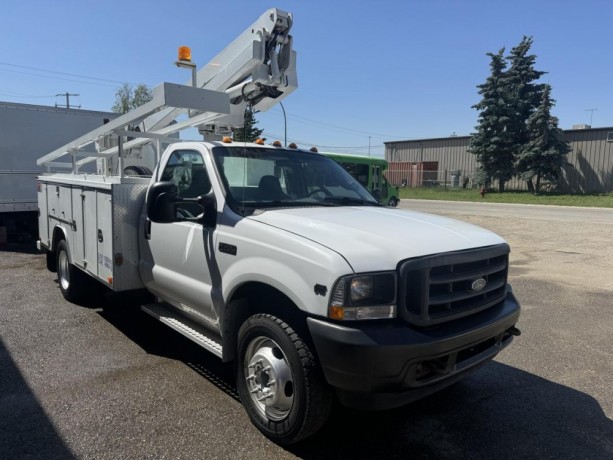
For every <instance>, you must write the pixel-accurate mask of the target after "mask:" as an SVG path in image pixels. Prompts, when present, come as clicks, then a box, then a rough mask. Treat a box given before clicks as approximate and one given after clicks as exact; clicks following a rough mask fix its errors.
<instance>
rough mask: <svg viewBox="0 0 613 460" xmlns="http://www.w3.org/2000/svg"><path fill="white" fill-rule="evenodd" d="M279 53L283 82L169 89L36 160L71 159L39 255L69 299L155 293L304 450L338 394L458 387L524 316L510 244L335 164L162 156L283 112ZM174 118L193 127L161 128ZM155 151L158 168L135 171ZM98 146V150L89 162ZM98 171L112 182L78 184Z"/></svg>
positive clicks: (239, 148)
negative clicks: (98, 288)
mask: <svg viewBox="0 0 613 460" xmlns="http://www.w3.org/2000/svg"><path fill="white" fill-rule="evenodd" d="M261 21H270V24H269V26H267V27H268V28H267V27H263V28H260V29H258V27H252V28H251V33H252V34H253V33H254V32H253V31H254V30H255V31H256V32H255V33H256V35H257V39H258V40H262V39H266V40H268V39H269V38H270V37H271V36H275V34H274V33H272V35H271V30H272V31H273V32H274V31H277V34H276V38H275V39H274V41H275V43H276V44H277V45H280V46H287V45H288V43H289V38H290V37H289V36H288V35H287V34H286V32H283V31H282V29H283V25H287V24H288V23H291V16H288V15H287V14H286V13H283V12H280V11H278V10H271V11H270V12H267V13H266V14H265V15H264V16H262V18H261ZM258 30H264V32H261V33H259V34H258V33H257V31H258ZM275 46H276V45H275ZM256 48H257V47H256V46H254V47H253V48H251V50H252V51H253V53H256V51H257V50H256ZM272 48H274V46H270V47H269V46H265V47H263V49H264V51H263V52H265V53H268V52H270V50H271V49H272ZM241 49H244V47H241ZM258 49H260V48H258ZM254 50H256V51H254ZM259 52H260V51H257V53H259ZM234 54H235V53H231V55H234ZM239 54H240V53H239ZM277 57H278V59H276V61H277V62H278V63H282V65H281V66H280V69H281V70H279V68H276V69H275V68H274V67H275V65H276V64H274V63H273V61H274V59H265V62H266V65H267V66H271V65H272V67H273V68H272V70H271V71H270V73H269V74H267V75H264V76H262V73H261V72H260V71H258V72H259V73H258V72H255V73H254V74H252V77H251V78H250V79H248V80H247V81H245V82H244V83H242V85H243V86H242V89H241V91H239V92H238V93H237V91H236V78H230V79H229V80H228V82H229V83H228V85H226V86H227V87H222V88H221V90H220V89H219V87H218V86H216V87H215V89H214V90H207V88H206V84H204V86H201V85H200V84H199V83H198V81H211V79H210V78H209V79H202V78H201V76H202V75H201V74H199V75H195V76H194V83H196V84H194V85H193V86H182V85H171V84H163V85H162V86H161V87H159V88H157V89H156V90H155V91H154V99H153V100H152V101H151V102H150V103H148V105H146V106H143V108H141V109H137V110H136V111H135V113H132V114H127V115H124V116H122V117H119V118H117V119H115V120H113V121H110V122H109V123H108V124H107V125H104V126H103V127H100V128H99V129H98V130H95V131H93V132H92V133H90V134H89V135H88V136H84V137H82V138H79V139H77V140H75V141H74V142H73V143H71V144H68V145H67V146H64V147H63V148H61V149H58V150H57V151H54V152H52V153H50V154H48V155H46V156H45V157H43V158H41V159H40V160H39V161H40V163H41V164H43V165H46V166H48V167H50V168H51V167H53V166H54V164H53V163H54V160H56V159H57V158H59V157H61V156H62V155H65V156H69V158H70V159H71V162H69V163H68V166H67V165H66V164H65V163H64V164H61V165H60V166H59V167H71V168H72V172H70V173H53V174H47V175H43V176H40V177H39V178H38V203H39V212H40V220H39V227H40V241H39V248H40V249H41V250H43V251H45V252H46V253H47V261H48V267H49V268H50V269H51V270H53V271H57V277H58V282H59V288H60V289H61V292H62V294H63V295H64V297H65V298H66V299H67V300H70V301H73V300H77V299H79V298H81V297H83V296H85V295H87V293H88V292H90V290H89V289H88V284H89V283H92V282H98V283H102V284H104V285H105V286H106V287H107V288H109V289H112V290H114V291H119V292H121V291H128V290H133V289H147V290H148V291H149V292H151V293H152V294H153V295H154V298H155V302H153V303H150V304H147V305H143V306H142V308H143V310H144V311H145V312H147V313H148V314H150V315H152V316H154V317H155V318H157V319H159V320H160V321H162V322H163V323H165V324H167V325H168V326H170V327H172V328H174V329H175V330H177V331H178V332H180V333H181V334H184V335H185V336H187V337H189V338H190V339H192V340H193V341H195V342H196V343H198V344H200V345H201V346H202V347H203V348H205V349H206V350H208V351H209V352H211V353H213V354H215V355H217V356H218V357H219V358H220V359H221V360H223V361H224V362H233V363H235V369H236V385H237V388H238V392H239V394H240V398H241V401H242V403H243V405H244V407H245V409H246V411H247V413H248V415H249V417H250V418H251V420H252V421H253V423H254V424H255V425H256V426H257V428H258V429H259V430H260V431H262V432H263V433H264V434H265V435H267V436H268V437H270V438H272V439H274V440H275V441H276V442H279V443H292V442H296V441H299V440H301V439H304V438H306V437H308V436H309V435H311V434H313V433H314V432H316V431H317V430H318V429H319V428H320V427H321V426H322V425H323V423H324V422H325V420H326V418H327V416H328V413H329V411H330V407H331V402H332V399H333V398H334V397H337V398H338V399H339V400H340V402H341V403H343V404H345V405H348V406H351V407H356V408H362V409H387V408H393V407H398V406H401V405H404V404H406V403H409V402H411V401H413V400H415V399H418V398H421V397H424V396H426V395H428V394H431V393H433V392H435V391H438V390H440V389H442V388H444V387H446V386H448V385H450V384H452V383H454V382H456V381H457V380H459V379H461V378H462V377H464V376H465V375H467V374H468V373H469V372H471V371H473V370H475V369H477V368H478V367H479V366H480V365H482V364H484V363H486V362H488V361H490V360H491V359H492V358H494V357H495V356H496V354H497V353H498V352H500V351H501V350H502V349H503V348H505V347H506V346H507V345H509V344H510V343H511V341H512V339H513V337H514V336H516V335H518V334H519V331H518V329H516V327H515V325H516V323H517V321H518V318H519V312H520V306H519V304H518V302H517V300H516V298H515V297H514V295H513V291H512V290H511V287H510V286H509V284H508V283H507V278H508V268H509V246H508V245H507V244H506V243H505V241H504V240H503V239H502V238H500V237H499V236H497V235H495V234H494V233H492V232H490V231H487V230H484V229H481V228H478V227H475V226H473V225H469V224H466V223H462V222H459V221H455V220H451V219H447V218H443V217H437V216H431V215H427V214H422V213H417V212H410V211H406V210H401V209H393V208H389V207H384V206H381V205H380V204H379V203H378V202H377V200H376V199H375V198H373V197H372V196H371V195H370V194H369V193H368V191H367V190H365V189H364V188H363V187H362V186H361V185H360V184H359V183H358V182H357V181H356V180H355V179H354V178H353V177H352V176H350V175H349V174H348V173H347V172H346V171H345V170H344V169H343V168H342V167H341V166H339V165H338V164H337V163H336V162H334V161H333V160H331V159H330V158H327V157H325V156H323V155H319V154H317V153H313V152H310V151H306V150H300V149H286V148H283V147H280V146H271V145H262V143H258V144H256V143H244V142H236V141H232V140H231V139H230V138H225V139H223V140H221V141H207V142H205V141H199V142H174V143H171V144H170V145H169V146H168V147H167V148H166V149H165V150H164V151H163V153H162V152H161V149H160V145H161V141H162V140H163V139H166V137H165V136H167V135H168V134H169V133H171V132H174V131H175V130H176V129H177V125H181V124H182V125H181V126H179V127H184V126H187V125H191V126H202V124H204V123H209V122H210V121H211V120H212V119H215V120H216V121H217V120H219V118H217V117H218V115H219V114H225V115H227V116H230V117H231V116H232V114H233V110H234V106H239V109H238V110H239V112H240V111H241V110H243V109H244V106H243V107H242V108H240V104H245V103H249V104H250V105H257V104H266V103H270V104H271V105H272V103H271V102H270V99H271V98H272V99H278V98H279V97H282V96H281V94H277V93H275V91H277V92H278V93H282V92H283V91H286V92H289V91H290V90H291V89H293V87H295V79H293V78H292V68H293V64H292V63H293V62H295V61H294V59H295V57H293V55H292V53H290V52H288V51H287V49H285V50H280V51H279V55H278V56H277ZM205 70H206V69H205ZM237 72H239V73H240V76H241V78H243V77H244V72H243V71H238V70H237ZM279 73H280V74H281V77H282V78H277V77H278V75H276V74H279ZM275 75H276V76H275ZM230 80H232V81H230ZM271 82H272V83H271ZM275 82H276V83H275ZM273 90H274V91H273ZM220 94H221V95H222V96H226V97H225V99H224V97H221V96H220ZM236 94H240V95H241V96H236ZM212 106H214V107H212ZM179 110H184V111H189V116H188V118H187V121H185V120H184V121H179V122H178V123H175V124H168V123H166V122H163V123H162V122H160V123H158V121H159V120H162V119H163V118H164V117H166V118H168V117H169V116H170V115H171V112H172V111H175V112H176V111H179ZM211 114H214V115H211ZM154 116H155V117H157V118H156V120H157V121H155V122H154V121H152V118H149V117H154ZM144 121H146V123H145V122H144ZM156 123H157V124H156ZM136 125H138V127H139V129H135V126H136ZM156 126H157V127H156ZM208 129H209V131H211V132H212V131H215V132H216V133H218V132H219V129H218V128H215V129H212V128H211V126H210V124H209V125H208ZM152 139H153V140H154V142H157V147H156V148H152V150H151V152H153V153H152V154H151V158H155V163H154V165H153V166H152V168H153V170H152V171H148V170H147V168H145V167H144V166H143V168H142V169H141V170H140V173H142V174H140V176H139V175H138V174H135V173H138V172H139V170H136V169H135V167H134V166H131V169H130V170H129V171H128V170H127V168H124V167H123V166H124V165H125V164H127V163H125V161H126V159H127V158H130V156H131V158H132V161H131V162H130V164H131V165H134V161H135V158H136V159H139V158H141V157H142V158H145V156H146V152H145V153H144V147H143V146H144V145H148V144H146V143H147V142H151V140H152ZM93 142H95V143H96V145H97V146H98V152H99V153H98V154H97V155H96V156H94V157H92V156H91V154H83V155H80V153H79V151H80V150H79V149H81V148H82V146H83V145H86V144H91V143H93ZM154 147H155V146H154ZM158 157H159V158H158ZM90 160H91V161H98V162H99V168H98V171H99V174H82V173H80V172H79V170H78V169H79V166H80V164H82V163H83V162H85V161H90ZM141 176H150V177H141Z"/></svg>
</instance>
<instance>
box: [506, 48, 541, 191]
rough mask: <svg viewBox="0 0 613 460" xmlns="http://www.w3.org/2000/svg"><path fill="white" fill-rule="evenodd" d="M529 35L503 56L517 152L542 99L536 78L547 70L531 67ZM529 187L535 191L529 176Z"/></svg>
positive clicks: (528, 136)
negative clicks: (529, 120) (531, 117)
mask: <svg viewBox="0 0 613 460" xmlns="http://www.w3.org/2000/svg"><path fill="white" fill-rule="evenodd" d="M532 42H533V40H532V37H526V36H524V37H523V38H522V40H521V42H520V43H519V44H518V45H517V46H515V47H514V48H513V49H511V52H510V53H509V56H507V57H506V59H507V61H509V63H510V67H509V69H508V70H507V71H506V74H505V77H506V78H505V81H506V84H507V85H508V92H509V95H510V97H509V99H508V103H509V110H510V124H509V126H508V127H509V129H510V130H511V131H512V132H513V135H514V138H515V147H514V155H519V152H521V151H522V150H523V148H524V146H525V145H526V143H527V142H528V141H529V139H530V135H529V133H528V128H527V125H526V122H527V120H528V119H529V118H530V116H531V115H532V114H533V113H534V111H535V110H536V108H537V107H538V106H539V103H540V102H541V95H542V92H543V85H542V84H539V83H536V81H537V80H538V79H539V78H540V77H541V76H543V75H544V74H545V73H547V72H542V71H540V70H536V69H535V68H534V64H535V62H536V55H534V54H529V52H530V48H531V47H532ZM523 172H525V171H523V170H522V169H521V168H519V164H518V170H517V173H518V174H519V175H520V176H522V173H523ZM527 182H528V189H529V190H530V191H534V185H533V183H532V179H531V178H528V180H527Z"/></svg>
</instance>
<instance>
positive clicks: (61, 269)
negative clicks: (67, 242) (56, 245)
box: [57, 250, 70, 291]
mask: <svg viewBox="0 0 613 460" xmlns="http://www.w3.org/2000/svg"><path fill="white" fill-rule="evenodd" d="M57 275H58V276H57V277H58V280H59V281H60V285H61V286H62V289H63V290H64V291H66V290H68V288H69V287H70V267H69V262H68V254H66V251H63V250H62V251H60V252H59V254H58V258H57Z"/></svg>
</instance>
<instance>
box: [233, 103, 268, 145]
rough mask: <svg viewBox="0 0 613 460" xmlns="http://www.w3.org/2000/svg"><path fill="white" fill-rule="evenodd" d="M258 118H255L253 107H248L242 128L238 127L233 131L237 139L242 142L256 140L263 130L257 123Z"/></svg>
mask: <svg viewBox="0 0 613 460" xmlns="http://www.w3.org/2000/svg"><path fill="white" fill-rule="evenodd" d="M257 123H258V122H257V120H256V119H255V114H254V113H253V111H252V110H251V109H247V110H246V111H245V124H244V125H243V127H242V128H236V129H234V130H233V131H232V133H233V134H234V140H235V141H242V142H254V141H255V140H256V139H257V138H259V137H260V135H261V134H262V132H263V130H262V129H258V128H257V127H256V126H255V125H256V124H257Z"/></svg>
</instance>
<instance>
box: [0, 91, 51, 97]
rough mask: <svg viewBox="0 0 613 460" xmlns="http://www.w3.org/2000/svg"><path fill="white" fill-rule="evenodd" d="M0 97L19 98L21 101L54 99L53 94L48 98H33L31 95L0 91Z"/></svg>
mask: <svg viewBox="0 0 613 460" xmlns="http://www.w3.org/2000/svg"><path fill="white" fill-rule="evenodd" d="M0 95H2V96H8V97H19V98H22V99H51V98H53V97H55V94H51V95H49V96H35V95H33V94H24V93H15V92H13V91H1V92H0Z"/></svg>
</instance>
